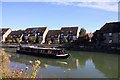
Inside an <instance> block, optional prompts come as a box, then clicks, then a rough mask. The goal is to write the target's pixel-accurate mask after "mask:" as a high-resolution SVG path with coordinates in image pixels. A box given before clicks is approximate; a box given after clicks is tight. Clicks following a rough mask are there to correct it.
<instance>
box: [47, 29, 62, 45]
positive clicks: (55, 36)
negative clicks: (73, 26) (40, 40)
mask: <svg viewBox="0 0 120 80" xmlns="http://www.w3.org/2000/svg"><path fill="white" fill-rule="evenodd" d="M60 32H61V30H49V31H48V33H47V36H46V43H59V38H60Z"/></svg>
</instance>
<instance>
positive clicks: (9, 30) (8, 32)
mask: <svg viewBox="0 0 120 80" xmlns="http://www.w3.org/2000/svg"><path fill="white" fill-rule="evenodd" d="M11 32H12V30H11V29H10V28H9V29H8V30H7V31H6V32H5V34H3V40H2V41H3V42H5V38H6V37H7V36H8V35H9V34H10V33H11Z"/></svg>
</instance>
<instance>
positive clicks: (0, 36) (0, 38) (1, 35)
mask: <svg viewBox="0 0 120 80" xmlns="http://www.w3.org/2000/svg"><path fill="white" fill-rule="evenodd" d="M11 31H12V30H11V29H10V28H2V29H0V42H5V40H6V38H7V36H8V35H9V34H10V33H11Z"/></svg>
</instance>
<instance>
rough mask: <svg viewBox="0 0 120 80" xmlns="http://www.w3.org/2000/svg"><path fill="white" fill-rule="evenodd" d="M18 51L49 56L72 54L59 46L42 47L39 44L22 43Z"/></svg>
mask: <svg viewBox="0 0 120 80" xmlns="http://www.w3.org/2000/svg"><path fill="white" fill-rule="evenodd" d="M16 52H17V53H22V54H28V55H35V56H41V57H49V58H68V57H69V56H70V55H69V54H68V53H66V52H65V50H63V49H59V48H41V47H37V46H28V45H20V46H18V47H17V50H16Z"/></svg>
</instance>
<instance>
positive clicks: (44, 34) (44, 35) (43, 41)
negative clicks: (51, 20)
mask: <svg viewBox="0 0 120 80" xmlns="http://www.w3.org/2000/svg"><path fill="white" fill-rule="evenodd" d="M47 33H48V28H46V30H45V32H44V33H43V40H42V42H41V44H43V43H45V37H46V35H47Z"/></svg>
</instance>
